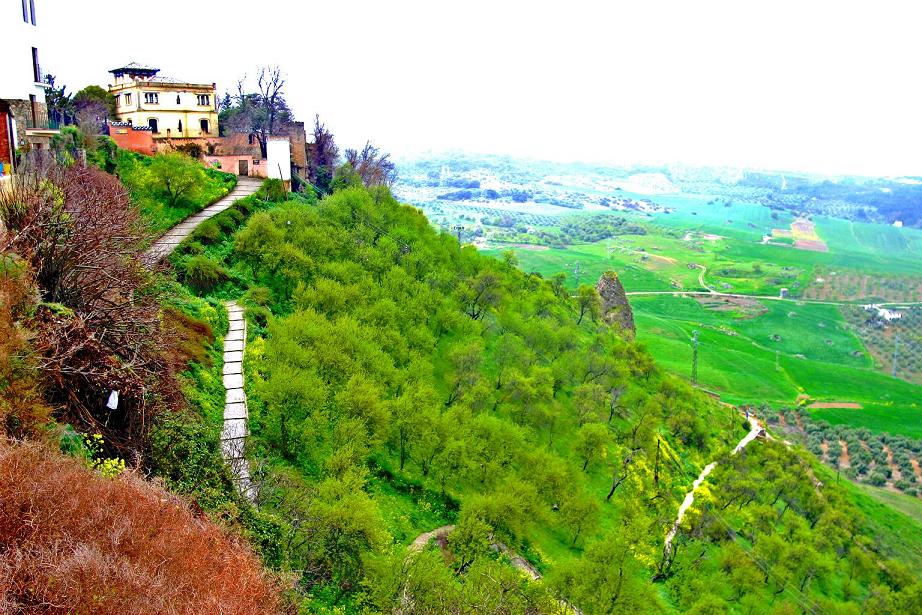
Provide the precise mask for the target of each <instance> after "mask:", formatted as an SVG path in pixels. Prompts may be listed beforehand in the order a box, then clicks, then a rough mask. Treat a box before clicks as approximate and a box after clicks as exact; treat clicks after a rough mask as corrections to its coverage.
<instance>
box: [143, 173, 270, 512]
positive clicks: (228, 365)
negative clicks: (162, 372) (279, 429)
mask: <svg viewBox="0 0 922 615" xmlns="http://www.w3.org/2000/svg"><path fill="white" fill-rule="evenodd" d="M262 182H263V180H262V179H259V178H254V177H238V178H237V185H236V186H235V187H234V189H233V190H232V191H231V192H230V193H229V194H228V195H227V196H225V197H224V198H223V199H221V200H219V201H217V202H215V203H212V204H211V205H209V206H208V207H206V208H204V209H203V210H202V211H200V212H198V213H196V214H193V215H191V216H189V217H188V218H186V219H185V220H183V221H182V222H180V223H179V224H177V225H176V226H174V227H173V228H171V229H170V230H168V231H167V232H166V233H164V234H163V235H162V236H161V237H160V238H159V239H157V240H156V241H155V242H154V243H153V244H152V245H151V247H150V249H148V250H147V252H145V253H144V261H145V262H146V263H147V264H148V265H149V266H151V267H153V266H155V265H156V264H157V263H158V262H160V261H161V260H163V259H164V258H165V257H166V256H168V255H169V254H170V253H171V252H172V251H173V250H174V249H175V248H176V246H178V245H179V243H180V242H181V241H182V240H183V239H185V238H186V237H188V236H189V235H191V234H192V231H194V230H195V229H196V227H198V225H200V224H201V223H202V222H205V221H206V220H208V219H209V218H212V217H214V216H216V215H218V214H219V213H221V212H222V211H225V210H226V209H229V208H230V207H231V206H232V205H233V204H234V203H235V202H237V201H238V200H240V199H243V198H246V197H248V196H250V195H251V194H254V193H255V192H256V191H257V190H259V187H260V186H261V185H262ZM225 306H226V308H227V317H228V321H229V325H228V329H227V336H226V337H225V338H224V367H223V380H224V389H225V398H224V425H223V428H222V429H221V455H222V457H224V461H225V463H227V464H228V465H229V466H230V468H231V471H232V472H233V475H234V482H235V483H236V484H237V488H238V489H239V490H240V493H242V494H243V495H244V496H245V497H247V498H248V499H249V500H250V501H253V500H254V499H255V498H256V489H255V488H254V486H253V483H252V481H251V480H250V464H249V462H248V461H247V460H246V457H244V452H245V448H246V437H247V435H249V428H248V424H247V421H248V420H249V413H248V411H247V400H246V393H244V391H243V351H244V347H245V345H246V320H244V317H243V308H241V307H240V306H239V305H237V303H236V302H234V301H228V302H227V303H226V304H225Z"/></svg>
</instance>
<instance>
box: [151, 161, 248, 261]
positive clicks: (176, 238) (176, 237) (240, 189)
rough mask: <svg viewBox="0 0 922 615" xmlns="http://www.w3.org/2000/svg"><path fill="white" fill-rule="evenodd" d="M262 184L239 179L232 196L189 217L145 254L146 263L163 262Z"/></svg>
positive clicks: (246, 178)
mask: <svg viewBox="0 0 922 615" xmlns="http://www.w3.org/2000/svg"><path fill="white" fill-rule="evenodd" d="M262 182H263V180H262V179H259V178H256V177H238V178H237V185H236V187H234V189H233V190H232V191H231V193H230V194H228V195H227V196H226V197H224V198H223V199H221V200H220V201H218V202H216V203H212V204H211V205H209V206H208V207H206V208H205V209H203V210H202V211H200V212H198V213H197V214H193V215H191V216H189V217H188V218H186V219H185V220H183V221H182V222H180V223H179V224H177V225H176V226H174V227H173V228H171V229H170V230H168V231H167V232H166V233H164V234H163V236H162V237H160V239H158V240H157V241H155V242H154V243H153V245H152V246H151V247H150V249H148V251H147V252H146V253H145V254H144V258H145V261H147V263H148V264H150V265H155V264H157V263H158V262H160V261H161V260H163V259H164V258H165V257H166V256H168V255H169V254H170V252H172V251H173V250H174V249H175V248H176V246H178V245H179V243H180V242H181V241H182V240H183V239H185V238H186V237H188V236H189V235H191V234H192V231H194V230H195V229H196V227H197V226H198V225H199V224H201V223H202V222H204V221H205V220H208V219H209V218H212V217H214V216H216V215H218V214H219V213H221V212H222V211H224V210H226V209H229V208H230V207H231V205H233V204H234V203H235V202H236V201H238V200H240V199H243V198H246V197H248V196H250V195H251V194H254V193H255V192H256V191H257V190H259V187H260V186H261V185H262Z"/></svg>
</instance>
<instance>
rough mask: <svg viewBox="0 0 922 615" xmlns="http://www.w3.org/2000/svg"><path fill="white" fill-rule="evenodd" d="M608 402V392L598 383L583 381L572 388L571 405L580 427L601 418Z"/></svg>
mask: <svg viewBox="0 0 922 615" xmlns="http://www.w3.org/2000/svg"><path fill="white" fill-rule="evenodd" d="M607 402H608V392H607V391H606V390H605V387H603V386H602V385H600V384H596V383H589V382H585V383H583V384H580V385H578V386H577V387H576V388H575V389H574V390H573V407H574V409H575V410H576V418H577V421H578V422H579V425H580V427H582V426H583V425H585V424H586V423H588V422H590V421H597V420H600V419H601V418H602V413H603V412H604V410H605V406H606V404H607Z"/></svg>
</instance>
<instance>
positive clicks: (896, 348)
mask: <svg viewBox="0 0 922 615" xmlns="http://www.w3.org/2000/svg"><path fill="white" fill-rule="evenodd" d="M899 360H900V334H899V333H897V334H895V335H894V336H893V372H892V375H893V377H894V378H896V371H897V365H898V364H899Z"/></svg>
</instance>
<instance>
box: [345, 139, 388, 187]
mask: <svg viewBox="0 0 922 615" xmlns="http://www.w3.org/2000/svg"><path fill="white" fill-rule="evenodd" d="M346 162H347V163H348V164H350V165H352V168H353V169H355V171H356V173H358V174H359V177H361V178H362V183H363V184H365V186H366V187H367V188H371V187H374V186H388V187H390V186H391V185H393V183H394V181H396V179H397V166H396V165H395V164H394V163H393V162H392V161H391V159H390V154H386V153H382V152H381V150H379V149H378V148H377V147H375V146H374V145H372V144H371V141H369V142H367V143H366V144H365V147H364V148H363V149H362V151H361V152H359V151H356V150H354V149H347V150H346Z"/></svg>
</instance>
